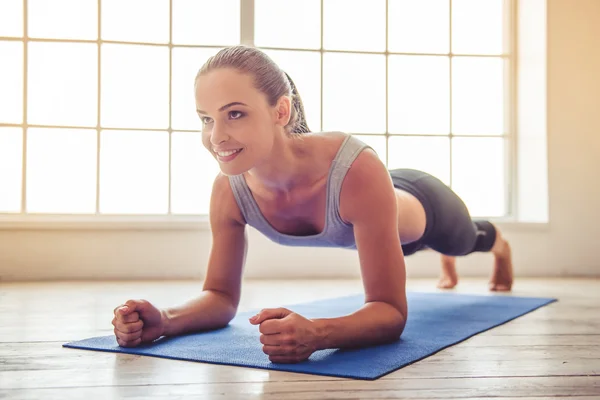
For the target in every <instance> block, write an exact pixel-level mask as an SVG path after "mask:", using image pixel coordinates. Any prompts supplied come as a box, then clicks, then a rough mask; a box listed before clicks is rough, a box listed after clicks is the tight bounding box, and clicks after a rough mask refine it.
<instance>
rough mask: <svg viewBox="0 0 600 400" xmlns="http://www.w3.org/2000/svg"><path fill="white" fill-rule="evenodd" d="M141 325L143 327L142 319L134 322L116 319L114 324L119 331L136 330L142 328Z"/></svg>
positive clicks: (130, 331)
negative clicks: (122, 321)
mask: <svg viewBox="0 0 600 400" xmlns="http://www.w3.org/2000/svg"><path fill="white" fill-rule="evenodd" d="M143 327H144V321H142V320H139V321H136V322H130V323H120V322H119V321H117V323H116V324H115V328H117V329H118V330H119V331H121V332H123V333H132V332H137V331H139V330H142V328H143Z"/></svg>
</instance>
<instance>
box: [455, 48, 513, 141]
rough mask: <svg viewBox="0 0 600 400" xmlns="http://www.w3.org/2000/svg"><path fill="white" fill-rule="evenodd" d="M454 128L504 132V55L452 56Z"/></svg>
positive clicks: (466, 131)
mask: <svg viewBox="0 0 600 400" xmlns="http://www.w3.org/2000/svg"><path fill="white" fill-rule="evenodd" d="M452 132H453V133H455V134H460V135H469V134H496V135H501V134H503V133H504V71H503V60H502V59H500V58H477V57H456V58H453V59H452Z"/></svg>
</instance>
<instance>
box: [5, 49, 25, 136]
mask: <svg viewBox="0 0 600 400" xmlns="http://www.w3.org/2000/svg"><path fill="white" fill-rule="evenodd" d="M0 60H2V62H0V88H1V89H0V122H4V123H12V124H21V123H23V43H20V42H2V41H0Z"/></svg>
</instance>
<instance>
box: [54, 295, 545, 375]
mask: <svg viewBox="0 0 600 400" xmlns="http://www.w3.org/2000/svg"><path fill="white" fill-rule="evenodd" d="M407 296H408V309H409V317H408V322H407V324H406V327H405V330H404V333H403V334H402V337H401V339H400V340H399V341H397V342H394V343H391V344H385V345H380V346H371V347H365V348H361V349H351V350H348V349H327V350H320V351H317V352H315V353H313V354H312V356H311V357H310V358H309V359H308V360H307V361H305V362H302V363H298V364H277V363H272V362H270V361H269V359H268V357H267V355H266V354H264V353H263V352H262V344H261V343H260V341H259V336H260V332H259V331H258V326H254V325H251V324H250V323H249V322H248V318H249V317H250V316H252V315H254V314H255V313H256V311H258V310H254V311H248V312H244V313H239V314H238V315H237V316H236V318H234V320H233V321H231V323H230V324H229V325H228V326H227V327H225V328H223V329H219V330H214V331H210V332H203V333H195V334H188V335H184V336H178V337H170V338H160V339H158V340H156V341H155V342H154V343H152V344H149V345H143V346H140V347H136V348H121V347H120V346H119V345H118V344H117V342H116V340H115V337H114V335H111V336H101V337H93V338H89V339H85V340H80V341H75V342H70V343H66V344H64V345H63V346H64V347H69V348H75V349H86V350H99V351H109V352H118V353H128V354H140V355H147V356H154V357H163V358H170V359H177V360H188V361H199V362H206V363H214V364H226V365H235V366H244V367H254V368H264V369H270V370H278V371H291V372H299V373H306V374H315V375H326V376H335V377H343V378H354V379H367V380H372V379H377V378H379V377H381V376H383V375H386V374H388V373H390V372H392V371H395V370H397V369H399V368H402V367H404V366H406V365H409V364H412V363H414V362H416V361H419V360H421V359H423V358H425V357H427V356H430V355H431V354H434V353H436V352H438V351H440V350H442V349H444V348H446V347H449V346H452V345H453V344H456V343H458V342H461V341H463V340H465V339H467V338H469V337H471V336H473V335H476V334H478V333H480V332H483V331H486V330H488V329H491V328H493V327H495V326H498V325H501V324H503V323H505V322H507V321H510V320H512V319H515V318H517V317H519V316H521V315H523V314H526V313H528V312H531V311H533V310H535V309H537V308H539V307H542V306H544V305H547V304H549V303H551V302H553V301H556V299H551V298H532V297H516V296H504V295H464V294H455V293H416V292H409V293H408V294H407ZM363 300H364V296H363V295H362V294H361V295H352V296H347V297H340V298H334V299H327V300H319V301H314V302H310V303H304V304H297V305H290V306H286V308H289V309H290V310H292V311H294V312H296V313H299V314H301V315H303V316H304V317H307V318H330V317H336V316H342V315H347V314H350V313H352V312H354V311H356V310H357V309H359V308H360V307H361V306H362V305H363Z"/></svg>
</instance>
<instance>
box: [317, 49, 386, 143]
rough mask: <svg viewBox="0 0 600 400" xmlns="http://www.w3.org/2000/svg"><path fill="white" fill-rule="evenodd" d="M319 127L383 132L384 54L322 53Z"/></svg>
mask: <svg viewBox="0 0 600 400" xmlns="http://www.w3.org/2000/svg"><path fill="white" fill-rule="evenodd" d="M324 57H325V58H324V59H323V64H324V65H323V129H324V130H335V131H346V132H348V133H385V56H384V55H370V54H343V53H325V54H324Z"/></svg>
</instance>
